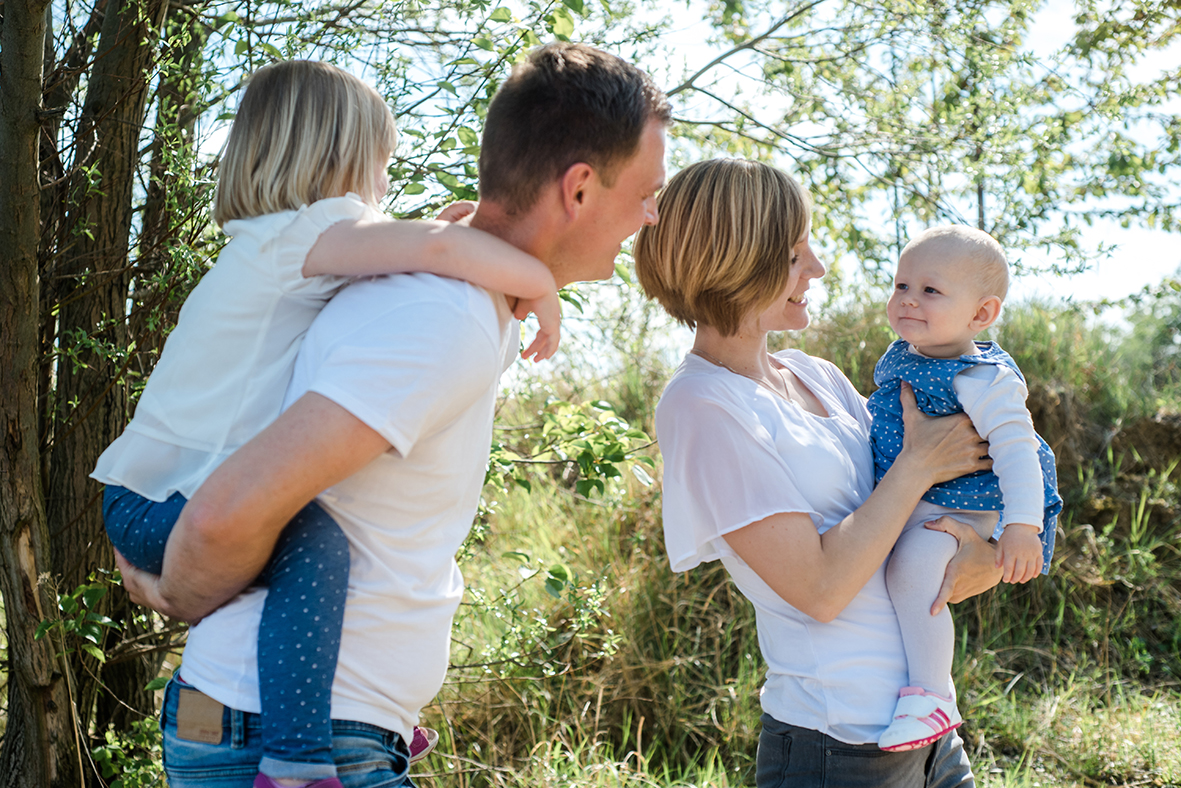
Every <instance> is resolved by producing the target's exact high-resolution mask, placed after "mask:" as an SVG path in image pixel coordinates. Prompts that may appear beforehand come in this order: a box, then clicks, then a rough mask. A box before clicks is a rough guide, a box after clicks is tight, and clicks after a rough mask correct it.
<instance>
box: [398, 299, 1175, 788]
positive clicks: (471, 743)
mask: <svg viewBox="0 0 1181 788" xmlns="http://www.w3.org/2000/svg"><path fill="white" fill-rule="evenodd" d="M624 333H626V332H624ZM993 334H994V336H995V338H996V339H997V340H998V341H999V342H1000V343H1001V344H1002V345H1003V346H1004V347H1005V348H1006V349H1007V350H1009V352H1010V353H1012V354H1013V355H1014V357H1015V358H1016V359H1017V361H1018V363H1019V364H1020V365H1021V367H1022V369H1023V370H1024V372H1025V374H1026V377H1027V379H1028V381H1029V384H1030V391H1031V397H1030V406H1031V410H1032V411H1033V413H1034V416H1035V421H1036V422H1037V424H1038V427H1039V430H1040V431H1041V432H1042V433H1043V434H1044V435H1045V437H1046V438H1047V440H1049V441H1050V443H1051V445H1053V446H1055V449H1056V451H1057V452H1058V456H1059V475H1060V486H1061V488H1062V490H1063V495H1064V498H1065V499H1066V510H1065V511H1064V513H1063V515H1062V518H1061V520H1060V523H1059V528H1060V534H1059V539H1058V545H1059V547H1058V551H1057V555H1056V557H1055V560H1054V565H1053V571H1052V573H1051V574H1050V576H1049V577H1045V578H1040V579H1038V580H1037V581H1035V582H1032V583H1030V584H1028V585H1025V586H1019V587H999V588H997V589H994V590H993V591H991V592H989V593H987V594H983V595H981V596H979V597H977V598H975V599H973V600H970V601H968V602H966V603H964V604H962V605H960V606H958V609H957V610H956V618H957V627H958V628H957V634H958V637H959V642H958V646H957V655H956V667H955V672H956V679H957V684H958V686H959V689H960V693H961V696H962V699H963V700H962V703H963V706H964V709H965V712H966V713H965V717H966V718H967V719H968V723H967V724H966V725H965V728H964V734H965V739H966V741H967V742H968V744H969V752H970V754H971V756H972V758H973V760H974V762H975V763H976V764H977V767H978V768H977V770H978V773H979V777H980V781H981V784H982V785H997V786H999V785H1005V786H1018V785H1037V784H1041V785H1047V784H1062V785H1095V784H1118V783H1121V782H1139V783H1143V784H1157V785H1176V784H1179V783H1181V752H1179V748H1181V745H1179V744H1178V739H1179V737H1178V735H1177V727H1176V726H1177V724H1178V721H1179V714H1181V694H1179V686H1181V685H1179V682H1178V677H1179V676H1181V560H1179V559H1181V556H1179V555H1178V551H1179V550H1181V526H1179V523H1178V519H1177V518H1178V514H1177V511H1178V509H1177V488H1176V482H1175V478H1174V477H1175V476H1176V475H1177V473H1178V471H1177V468H1176V462H1175V461H1173V462H1164V463H1159V464H1158V465H1157V466H1156V467H1152V466H1151V464H1150V463H1146V462H1145V461H1144V458H1143V457H1141V456H1139V455H1140V452H1139V449H1137V448H1136V446H1130V447H1129V446H1128V445H1126V444H1121V442H1120V441H1121V436H1122V435H1126V434H1130V433H1128V430H1129V429H1130V425H1133V423H1134V422H1136V423H1139V420H1142V419H1144V418H1146V417H1147V416H1150V415H1152V414H1153V413H1154V412H1155V410H1156V408H1157V407H1158V406H1159V405H1160V401H1161V400H1160V397H1159V396H1157V395H1156V394H1152V393H1151V392H1150V393H1149V394H1148V395H1146V394H1145V390H1144V387H1143V386H1142V385H1140V384H1138V383H1136V381H1143V380H1147V379H1150V378H1151V375H1150V374H1149V373H1150V371H1151V367H1152V363H1153V361H1152V355H1151V353H1146V352H1144V351H1143V350H1139V351H1136V352H1131V351H1132V350H1135V347H1134V344H1135V343H1130V345H1131V350H1129V347H1125V346H1123V345H1122V344H1121V338H1120V337H1119V336H1118V335H1117V332H1115V331H1114V330H1113V329H1109V328H1104V327H1102V326H1098V325H1095V324H1094V323H1092V322H1090V321H1089V320H1088V319H1087V317H1086V315H1085V314H1083V313H1082V312H1079V311H1077V310H1072V309H1067V308H1053V309H1052V308H1049V307H1046V306H1045V305H1028V306H1018V307H1010V308H1009V309H1008V312H1007V314H1006V316H1005V320H1004V322H1003V323H1002V324H1001V325H1000V326H999V327H997V329H995V330H994V332H993ZM892 338H893V337H892V335H891V334H890V332H889V329H888V326H886V324H885V321H884V310H883V309H882V308H881V306H880V302H879V303H875V302H874V299H872V298H870V297H865V298H863V299H860V300H855V301H851V302H848V304H847V305H846V306H845V307H843V308H832V309H829V310H828V311H826V313H825V315H824V318H823V320H820V321H817V323H816V324H815V325H813V326H812V327H811V328H809V330H808V331H807V332H806V333H805V334H803V335H801V336H795V337H786V338H784V339H783V342H784V343H785V344H793V345H795V346H798V347H801V348H803V349H804V350H806V351H807V352H810V353H814V354H816V355H820V356H824V357H826V358H830V359H832V360H833V361H835V362H836V363H837V364H838V365H839V366H840V367H841V368H842V369H844V370H845V371H846V372H847V373H848V374H849V375H850V377H851V378H852V379H853V381H854V383H855V384H856V385H858V387H859V388H860V389H861V390H862V391H863V392H867V393H868V391H870V390H872V370H873V364H874V362H875V361H876V359H877V358H878V356H879V355H880V354H881V353H882V351H883V350H884V349H885V347H886V345H887V344H888V343H889V342H890V341H891V339H892ZM621 350H623V351H624V352H626V353H628V354H629V355H631V356H633V357H639V356H641V355H642V348H637V347H634V346H633V347H631V348H630V349H626V348H621ZM643 358H644V360H645V364H643V365H632V366H631V368H630V371H629V372H627V374H620V375H619V376H616V377H612V378H606V379H602V380H599V381H598V384H597V385H592V386H588V385H587V384H586V380H585V378H582V379H565V380H563V379H553V380H550V381H547V386H548V388H543V387H540V386H539V387H536V388H535V389H533V390H535V391H538V392H542V393H541V394H539V395H538V397H537V399H535V400H530V399H529V397H528V395H527V393H526V395H525V396H524V397H523V398H518V399H517V400H516V401H515V403H514V404H513V405H512V406H506V408H509V407H511V408H513V409H515V410H514V411H513V412H512V413H511V414H509V415H511V419H510V420H512V419H516V420H517V423H520V424H523V425H527V424H528V422H529V420H530V418H531V415H530V414H532V413H534V412H536V411H537V410H539V409H540V408H541V406H542V403H541V398H542V397H544V396H548V395H554V394H557V395H558V396H581V397H585V398H587V399H606V400H608V401H614V402H617V403H620V406H621V409H622V408H626V411H627V416H628V418H629V419H630V420H632V421H633V422H635V423H638V424H641V425H644V426H645V427H648V428H649V429H650V426H649V425H650V424H651V409H652V407H653V406H654V404H655V397H654V396H653V394H654V392H655V391H657V390H658V389H659V385H660V380H661V379H662V377H664V376H667V374H668V373H669V370H668V369H667V367H662V366H661V363H660V362H659V360H658V359H654V358H653V357H651V355H644V356H643ZM626 367H627V365H625V368H626ZM641 367H642V368H641ZM506 414H508V411H506ZM1162 429H1163V428H1162ZM1156 432H1160V430H1159V429H1158V430H1156ZM1150 434H1152V433H1151V431H1150ZM1141 443H1143V441H1141ZM1178 445H1181V440H1179V441H1178ZM1178 454H1179V455H1181V451H1179V452H1178ZM534 470H535V475H536V478H537V480H538V481H539V482H541V481H547V482H550V483H547V484H542V483H537V484H532V485H531V492H526V491H524V490H523V489H520V488H516V489H514V490H512V491H511V492H505V491H503V490H499V491H492V490H491V489H490V490H489V493H488V495H489V499H490V500H489V503H490V504H491V503H493V502H492V501H491V499H492V498H495V499H496V500H495V502H494V505H493V506H492V507H491V509H492V510H494V511H495V515H494V516H493V517H491V518H490V519H489V521H488V523H489V527H488V529H487V530H486V532H484V533H483V535H482V539H481V540H480V541H477V542H476V543H473V544H472V545H471V546H470V550H469V552H468V558H467V560H466V561H465V564H464V572H465V575H466V577H467V580H468V583H469V586H470V587H471V589H472V592H471V593H470V594H469V597H468V599H467V600H466V601H465V604H464V606H463V607H462V608H461V611H460V614H459V616H458V617H457V621H456V630H455V636H454V648H453V652H452V660H453V663H454V665H455V668H454V669H453V671H452V673H451V679H450V680H449V683H448V685H447V686H446V687H445V689H444V691H443V693H442V694H441V695H440V696H439V699H438V701H437V703H436V704H435V705H434V706H433V707H431V708H430V709H428V710H427V713H426V720H425V721H426V723H428V724H431V725H433V726H434V727H436V728H439V729H440V730H441V732H442V733H443V737H444V741H443V743H442V744H441V746H440V751H441V753H443V754H442V755H440V756H436V757H434V758H433V759H432V760H431V761H430V762H429V767H430V768H431V769H432V770H433V771H431V772H429V773H428V774H426V775H424V777H423V779H421V782H422V783H423V784H426V785H432V786H433V785H438V786H464V788H466V787H467V786H500V785H522V784H529V785H587V786H600V785H602V786H606V785H612V786H615V785H618V786H633V785H635V786H641V785H643V786H648V785H661V786H671V785H716V786H729V785H748V784H752V783H753V760H754V754H755V749H756V744H757V736H758V716H759V708H758V687H759V685H760V683H761V679H762V673H763V671H764V666H763V664H762V660H761V658H760V656H759V652H758V644H757V633H756V632H755V627H754V616H753V611H752V609H751V607H750V605H749V604H748V603H747V602H746V601H745V600H743V599H742V598H741V596H740V595H739V594H738V593H737V591H736V590H735V589H734V588H733V586H732V585H731V584H730V583H729V581H728V580H727V578H726V576H725V573H724V571H723V570H722V568H721V567H720V565H718V564H713V565H710V566H707V567H702V568H699V569H698V570H695V571H693V572H689V573H685V574H682V575H674V574H673V573H671V571H670V570H669V568H668V562H667V558H666V556H665V554H664V549H663V538H662V535H661V529H660V520H659V507H660V492H659V485H658V484H657V485H653V486H644V485H643V484H642V483H641V482H640V481H638V480H636V479H633V478H629V477H627V476H626V475H625V477H624V479H622V480H619V481H617V482H616V483H615V484H614V485H613V486H610V487H608V490H607V492H606V493H605V494H604V495H602V496H596V497H595V498H594V499H592V500H586V499H584V498H581V497H580V496H577V495H575V494H574V493H573V491H572V490H573V480H572V479H571V478H570V475H569V473H567V472H564V471H562V470H561V468H560V467H558V466H554V467H545V466H541V467H539V468H536V469H534Z"/></svg>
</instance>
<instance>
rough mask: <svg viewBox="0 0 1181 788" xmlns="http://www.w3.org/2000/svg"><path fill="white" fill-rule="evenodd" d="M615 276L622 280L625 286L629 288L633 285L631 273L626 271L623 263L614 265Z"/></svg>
mask: <svg viewBox="0 0 1181 788" xmlns="http://www.w3.org/2000/svg"><path fill="white" fill-rule="evenodd" d="M615 275H616V276H618V277H619V278H620V279H622V280H623V281H624V283H625V284H627V285H629V286H630V285H631V284H633V282H632V272H631V271H629V270H627V266H626V265H624V264H623V263H616V264H615Z"/></svg>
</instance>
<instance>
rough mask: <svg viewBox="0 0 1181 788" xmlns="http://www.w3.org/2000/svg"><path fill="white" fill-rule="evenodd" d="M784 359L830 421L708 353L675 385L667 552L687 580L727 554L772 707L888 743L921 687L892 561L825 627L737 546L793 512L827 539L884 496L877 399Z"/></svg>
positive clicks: (828, 368) (669, 409) (667, 418)
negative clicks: (892, 580)
mask: <svg viewBox="0 0 1181 788" xmlns="http://www.w3.org/2000/svg"><path fill="white" fill-rule="evenodd" d="M776 358H777V359H779V360H780V361H781V362H783V364H784V365H786V366H787V367H788V369H790V370H791V371H792V373H793V374H795V375H796V376H798V377H799V378H800V379H801V380H802V381H803V382H804V384H805V385H806V386H807V387H808V388H809V389H810V390H811V391H812V393H813V394H815V395H816V397H817V398H818V399H819V400H820V402H821V403H822V404H823V405H824V408H825V410H826V412H827V413H828V414H829V416H828V417H827V418H822V417H819V416H815V415H813V414H811V413H808V412H806V411H804V410H803V409H801V408H799V407H797V406H796V405H794V404H792V403H790V402H788V401H787V400H784V399H782V398H781V397H778V396H775V395H774V394H772V393H771V392H769V391H767V390H766V389H764V388H763V387H761V386H759V385H758V384H756V383H755V382H754V381H751V380H749V379H747V378H744V377H741V376H739V375H735V374H732V373H730V372H728V371H726V370H724V369H721V368H719V367H716V366H714V365H712V364H710V363H709V362H707V361H705V360H704V359H701V358H699V357H697V356H694V355H690V356H687V357H686V358H685V360H684V362H683V363H682V364H681V366H680V368H679V369H678V370H677V372H676V374H675V375H674V376H673V379H672V380H671V381H670V382H669V384H668V387H667V388H666V389H665V391H664V394H663V396H662V397H661V400H660V404H659V405H658V407H657V409H656V432H657V437H658V438H659V440H660V447H661V452H662V454H663V455H664V497H663V500H664V535H665V543H666V547H667V549H668V554H669V558H670V560H671V562H672V568H673V570H674V571H678V572H682V571H686V570H688V569H691V568H693V567H695V566H697V565H698V564H701V563H703V562H706V561H713V560H717V559H720V560H721V561H722V563H723V565H724V566H725V567H726V570H727V571H728V572H729V573H730V576H731V577H732V578H733V580H734V583H735V584H736V585H737V586H738V588H739V590H740V591H741V592H742V594H743V595H744V596H746V597H747V598H748V599H749V600H750V601H751V602H752V603H753V604H754V607H755V615H756V623H757V627H758V637H759V648H760V650H761V651H762V654H763V659H764V660H765V661H766V663H767V681H766V683H765V684H764V686H763V689H762V698H761V699H762V707H763V710H764V711H765V712H767V713H768V714H770V715H771V716H772V717H774V718H775V719H777V720H780V721H782V722H786V723H789V724H792V725H798V726H801V727H804V728H809V729H812V730H817V731H821V732H823V733H826V734H828V735H830V736H833V737H834V738H836V739H839V740H841V741H844V742H848V743H851V744H864V743H869V742H876V741H877V740H878V738H879V736H880V735H881V733H882V731H883V730H884V729H885V727H886V723H888V722H889V721H890V718H891V717H892V715H893V710H894V704H895V702H896V701H897V698H898V688H899V687H902V686H905V685H906V682H907V673H906V653H905V651H904V649H903V643H902V636H901V632H900V631H899V628H898V620H897V617H896V615H895V612H894V606H893V605H892V604H891V602H890V595H889V593H888V592H887V591H886V583H885V572H884V568H885V562H884V561H883V564H882V566H881V567H879V568H878V570H877V571H876V572H875V573H874V575H873V577H872V578H871V579H870V581H869V582H868V583H866V585H865V586H864V587H863V588H862V589H861V591H860V592H859V593H858V594H857V596H856V597H855V598H854V599H853V601H852V602H851V603H850V604H849V605H848V606H847V607H846V608H845V609H844V610H843V611H842V612H841V614H840V615H839V616H837V618H836V619H835V620H834V621H832V622H830V623H827V624H824V623H821V622H819V621H816V620H815V619H813V618H811V617H810V616H808V615H806V614H804V613H802V612H800V611H799V610H797V609H796V608H794V607H792V606H791V605H789V604H788V603H787V602H785V601H783V599H782V598H781V597H780V596H779V595H778V594H776V593H775V592H774V591H773V590H772V589H771V588H770V587H769V586H768V585H767V584H766V583H764V582H763V580H762V579H761V578H760V577H759V576H758V575H757V574H755V572H754V571H753V570H752V569H751V568H750V567H749V566H748V565H747V564H746V562H744V561H743V560H742V559H741V558H739V557H738V556H737V554H735V552H734V551H733V549H731V548H730V546H729V545H728V544H727V542H726V540H725V539H724V538H723V537H724V536H725V535H726V534H728V533H731V532H733V531H737V530H738V529H740V528H742V527H744V526H747V525H750V524H751V523H754V522H758V521H759V520H762V519H764V518H766V517H768V516H770V515H772V514H776V513H779V512H801V513H803V514H806V515H808V517H809V518H811V520H812V522H813V523H814V524H815V526H816V530H817V532H819V533H824V532H825V531H826V530H828V529H829V528H831V527H833V526H834V525H836V524H837V523H839V522H840V521H841V520H843V519H844V518H845V517H846V516H847V515H849V514H850V513H851V512H852V511H853V510H855V509H856V508H858V507H859V506H860V505H861V504H862V503H863V502H864V501H865V499H866V498H868V497H869V494H870V493H871V492H872V491H873V480H874V472H873V456H872V453H871V452H870V448H869V424H870V418H869V412H868V411H867V410H866V407H865V399H864V398H863V397H862V396H861V395H860V394H858V393H857V391H856V389H854V388H853V385H852V384H851V383H850V382H849V381H848V379H847V378H845V376H844V375H843V374H841V372H840V370H838V369H837V368H836V367H835V366H833V365H832V364H831V363H829V362H827V361H823V360H821V359H816V358H812V357H811V356H808V355H806V354H804V353H802V352H800V351H797V350H787V351H783V352H781V353H778V354H776Z"/></svg>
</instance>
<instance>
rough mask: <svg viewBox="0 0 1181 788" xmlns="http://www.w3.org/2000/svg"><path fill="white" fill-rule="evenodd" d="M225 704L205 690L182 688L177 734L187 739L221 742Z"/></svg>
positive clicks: (177, 710)
mask: <svg viewBox="0 0 1181 788" xmlns="http://www.w3.org/2000/svg"><path fill="white" fill-rule="evenodd" d="M224 710H225V706H223V705H222V704H220V703H218V702H217V701H215V700H214V699H213V698H211V697H209V696H208V695H206V694H205V693H203V692H199V691H198V690H195V689H190V688H188V687H181V688H180V699H179V702H178V703H177V705H176V735H177V738H180V739H184V740H185V741H197V742H202V743H204V744H221V731H222V722H221V721H222V713H223V711H224Z"/></svg>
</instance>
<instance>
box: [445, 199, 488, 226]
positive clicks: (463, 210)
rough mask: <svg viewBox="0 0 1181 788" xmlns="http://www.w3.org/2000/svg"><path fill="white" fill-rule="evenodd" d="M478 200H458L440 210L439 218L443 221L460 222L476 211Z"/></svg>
mask: <svg viewBox="0 0 1181 788" xmlns="http://www.w3.org/2000/svg"><path fill="white" fill-rule="evenodd" d="M478 205H479V203H477V202H472V201H471V200H457V201H456V202H453V203H451V204H450V205H448V206H447V207H446V208H444V209H443V210H441V211H439V216H438V220H439V221H441V222H458V221H459V220H460V219H466V218H467V217H469V216H471V215H472V214H474V213H475V212H476V207H477V206H478Z"/></svg>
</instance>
